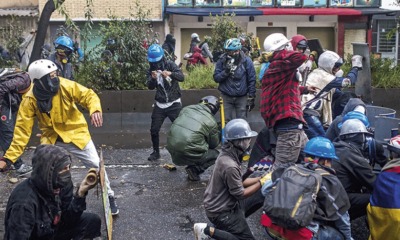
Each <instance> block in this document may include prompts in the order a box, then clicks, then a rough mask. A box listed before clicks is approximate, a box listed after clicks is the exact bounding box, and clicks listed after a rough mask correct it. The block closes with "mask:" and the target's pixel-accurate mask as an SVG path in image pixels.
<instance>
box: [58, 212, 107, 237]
mask: <svg viewBox="0 0 400 240" xmlns="http://www.w3.org/2000/svg"><path fill="white" fill-rule="evenodd" d="M100 230H101V219H100V217H99V216H97V214H94V213H89V212H83V213H82V216H81V218H80V219H79V221H78V222H76V223H65V222H63V223H61V226H60V228H59V229H58V231H57V234H56V236H55V237H54V239H58V240H71V239H73V240H83V239H92V238H95V237H99V236H101V232H100Z"/></svg>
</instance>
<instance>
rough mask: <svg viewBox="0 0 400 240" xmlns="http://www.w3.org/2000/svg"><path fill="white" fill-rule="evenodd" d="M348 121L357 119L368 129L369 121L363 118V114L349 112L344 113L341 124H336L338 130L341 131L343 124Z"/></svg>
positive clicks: (365, 117)
mask: <svg viewBox="0 0 400 240" xmlns="http://www.w3.org/2000/svg"><path fill="white" fill-rule="evenodd" d="M349 119H358V120H360V121H361V122H362V123H364V125H365V127H366V128H367V127H369V121H368V118H367V116H365V114H363V113H360V112H358V111H351V112H348V113H346V115H344V117H343V119H342V122H341V123H339V124H338V127H339V129H341V128H342V125H343V123H344V122H346V121H347V120H349Z"/></svg>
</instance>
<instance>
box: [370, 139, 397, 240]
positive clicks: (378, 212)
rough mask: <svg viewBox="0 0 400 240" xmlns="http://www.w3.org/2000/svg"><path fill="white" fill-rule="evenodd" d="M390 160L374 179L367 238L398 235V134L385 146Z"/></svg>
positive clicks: (390, 237)
mask: <svg viewBox="0 0 400 240" xmlns="http://www.w3.org/2000/svg"><path fill="white" fill-rule="evenodd" d="M387 149H388V150H389V152H390V159H391V160H390V161H389V162H388V163H387V164H386V165H385V166H384V167H383V168H382V171H381V173H380V174H379V175H378V178H377V179H376V182H375V186H374V191H373V192H372V195H371V199H370V203H369V204H368V207H367V213H368V224H369V230H370V232H371V235H370V238H369V239H397V238H398V237H399V236H400V228H399V226H400V218H399V216H400V214H399V213H400V135H398V136H396V137H393V138H392V139H390V142H389V144H388V146H387Z"/></svg>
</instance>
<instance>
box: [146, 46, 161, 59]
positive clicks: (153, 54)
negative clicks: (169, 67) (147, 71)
mask: <svg viewBox="0 0 400 240" xmlns="http://www.w3.org/2000/svg"><path fill="white" fill-rule="evenodd" d="M163 56H164V50H163V49H162V47H161V46H160V45H158V44H153V45H151V46H150V47H149V50H147V60H149V62H158V61H160V60H161V58H162V57H163Z"/></svg>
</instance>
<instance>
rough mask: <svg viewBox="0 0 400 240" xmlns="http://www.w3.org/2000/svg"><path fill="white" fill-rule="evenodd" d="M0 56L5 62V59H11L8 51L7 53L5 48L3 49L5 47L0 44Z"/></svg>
mask: <svg viewBox="0 0 400 240" xmlns="http://www.w3.org/2000/svg"><path fill="white" fill-rule="evenodd" d="M0 56H1V58H2V59H3V61H4V62H5V61H10V60H11V58H10V53H9V52H8V51H7V50H5V49H4V48H3V46H1V45H0Z"/></svg>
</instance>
